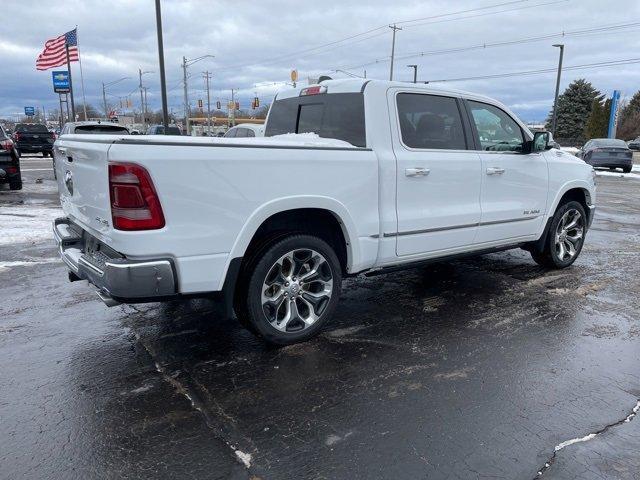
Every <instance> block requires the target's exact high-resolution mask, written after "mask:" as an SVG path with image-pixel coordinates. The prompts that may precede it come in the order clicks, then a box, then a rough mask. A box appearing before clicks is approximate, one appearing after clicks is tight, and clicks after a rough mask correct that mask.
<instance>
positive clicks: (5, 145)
mask: <svg viewBox="0 0 640 480" xmlns="http://www.w3.org/2000/svg"><path fill="white" fill-rule="evenodd" d="M0 148H2V149H3V150H7V151H8V152H10V151H11V150H13V142H12V141H11V140H9V139H7V140H2V141H0Z"/></svg>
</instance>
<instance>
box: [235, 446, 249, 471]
mask: <svg viewBox="0 0 640 480" xmlns="http://www.w3.org/2000/svg"><path fill="white" fill-rule="evenodd" d="M236 457H238V459H239V460H240V461H241V462H242V463H243V464H244V466H245V467H247V468H249V467H251V454H250V453H244V452H242V451H240V450H236Z"/></svg>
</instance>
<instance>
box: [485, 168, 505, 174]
mask: <svg viewBox="0 0 640 480" xmlns="http://www.w3.org/2000/svg"><path fill="white" fill-rule="evenodd" d="M503 173H504V168H500V167H489V168H487V175H502V174H503Z"/></svg>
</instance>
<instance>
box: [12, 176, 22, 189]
mask: <svg viewBox="0 0 640 480" xmlns="http://www.w3.org/2000/svg"><path fill="white" fill-rule="evenodd" d="M9 188H10V189H11V190H22V178H18V179H17V180H12V181H11V182H9Z"/></svg>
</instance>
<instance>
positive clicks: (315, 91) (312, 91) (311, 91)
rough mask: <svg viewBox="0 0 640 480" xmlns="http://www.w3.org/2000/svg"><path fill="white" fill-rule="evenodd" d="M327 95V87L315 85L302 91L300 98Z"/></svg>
mask: <svg viewBox="0 0 640 480" xmlns="http://www.w3.org/2000/svg"><path fill="white" fill-rule="evenodd" d="M322 93H327V87H325V86H324V85H314V86H313V87H307V88H303V89H302V90H300V96H301V97H305V96H307V95H320V94H322Z"/></svg>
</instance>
